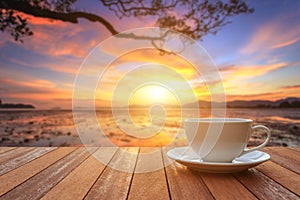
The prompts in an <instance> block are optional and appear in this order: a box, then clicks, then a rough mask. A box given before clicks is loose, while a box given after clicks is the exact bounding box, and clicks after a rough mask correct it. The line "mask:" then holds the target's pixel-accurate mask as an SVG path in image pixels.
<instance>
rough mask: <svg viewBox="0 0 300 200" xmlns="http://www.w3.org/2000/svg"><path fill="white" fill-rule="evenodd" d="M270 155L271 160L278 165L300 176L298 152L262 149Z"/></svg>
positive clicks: (277, 148)
mask: <svg viewBox="0 0 300 200" xmlns="http://www.w3.org/2000/svg"><path fill="white" fill-rule="evenodd" d="M264 151H265V152H267V153H268V154H270V155H271V160H272V161H273V162H275V163H278V164H279V165H281V166H283V167H285V168H287V169H289V170H291V171H294V172H296V173H297V174H300V167H299V166H300V152H297V151H294V150H292V149H289V148H286V147H276V148H270V147H268V148H264Z"/></svg>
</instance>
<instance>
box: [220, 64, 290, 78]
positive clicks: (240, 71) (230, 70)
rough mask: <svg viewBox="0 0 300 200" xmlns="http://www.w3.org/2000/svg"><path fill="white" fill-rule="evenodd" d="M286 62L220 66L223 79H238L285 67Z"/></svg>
mask: <svg viewBox="0 0 300 200" xmlns="http://www.w3.org/2000/svg"><path fill="white" fill-rule="evenodd" d="M287 66H288V64H287V63H285V62H281V63H275V64H267V65H255V66H239V67H237V66H228V67H223V68H220V71H221V73H222V75H224V76H225V79H231V80H232V79H239V78H243V79H244V78H247V79H248V78H252V77H255V76H261V75H264V74H267V73H269V72H272V71H274V70H277V69H280V68H284V67H287Z"/></svg>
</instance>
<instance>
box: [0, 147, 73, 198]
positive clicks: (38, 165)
mask: <svg viewBox="0 0 300 200" xmlns="http://www.w3.org/2000/svg"><path fill="white" fill-rule="evenodd" d="M75 149H76V148H75V147H60V148H58V149H56V150H54V151H52V152H50V153H48V154H46V155H43V156H41V157H39V158H37V159H35V160H33V161H31V162H30V163H26V164H25V165H23V166H21V167H19V168H17V169H14V170H12V171H10V172H8V173H6V174H3V175H2V176H0V196H1V195H3V194H5V193H6V192H8V191H9V190H11V189H13V188H14V187H16V186H18V185H20V184H21V183H23V182H25V181H26V180H27V179H29V178H30V177H32V176H34V175H36V174H37V173H39V172H41V171H42V170H44V169H45V168H47V167H48V166H50V165H51V164H53V163H55V162H56V161H58V160H59V159H61V158H62V157H64V156H66V155H67V154H69V153H71V152H72V151H74V150H75Z"/></svg>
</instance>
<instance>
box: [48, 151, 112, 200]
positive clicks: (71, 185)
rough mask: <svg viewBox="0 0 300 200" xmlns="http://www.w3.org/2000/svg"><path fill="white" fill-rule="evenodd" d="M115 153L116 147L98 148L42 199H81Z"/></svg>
mask: <svg viewBox="0 0 300 200" xmlns="http://www.w3.org/2000/svg"><path fill="white" fill-rule="evenodd" d="M116 151H117V148H116V147H105V148H100V149H99V150H97V151H96V152H95V153H94V154H93V156H90V157H89V158H88V159H86V160H85V161H84V162H83V163H81V165H80V166H78V167H77V168H76V169H75V170H74V171H72V172H71V173H70V174H69V175H68V176H67V177H66V178H64V179H63V180H62V181H61V182H59V183H58V184H57V185H56V186H55V187H54V188H52V189H51V190H50V191H49V192H48V193H47V194H46V195H45V196H43V197H42V199H43V200H46V199H49V200H53V199H64V200H68V199H70V200H76V199H83V198H84V197H85V195H86V194H87V192H88V191H89V190H90V188H91V187H92V186H93V184H94V182H95V181H96V179H97V178H98V176H99V175H100V174H101V173H102V171H103V170H104V168H105V166H106V164H107V163H108V162H109V161H110V160H111V158H112V157H113V155H114V154H115V152H116ZM97 158H98V159H99V160H100V161H101V162H100V161H99V160H98V159H97ZM102 162H104V163H102Z"/></svg>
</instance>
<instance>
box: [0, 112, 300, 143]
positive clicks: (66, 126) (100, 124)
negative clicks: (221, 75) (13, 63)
mask: <svg viewBox="0 0 300 200" xmlns="http://www.w3.org/2000/svg"><path fill="white" fill-rule="evenodd" d="M195 113H196V114H195ZM223 114H224V113H223ZM213 115H215V113H212V111H211V110H210V109H200V110H196V112H195V110H194V109H186V110H180V109H173V108H168V109H158V110H155V109H154V110H153V109H130V110H125V109H118V110H114V111H112V110H110V109H97V111H86V110H76V111H73V112H72V110H26V109H23V110H0V146H120V147H122V146H160V147H161V146H168V145H172V146H185V145H188V142H187V139H186V135H185V132H184V127H183V123H182V122H183V120H184V119H186V118H190V117H211V116H213ZM225 116H226V117H234V118H247V119H252V120H253V125H257V124H262V125H265V126H267V127H269V128H270V129H271V131H272V138H271V140H270V142H269V144H268V145H269V146H299V145H300V108H282V109H281V108H280V109H279V108H274V109H272V108H229V109H226V115H225ZM263 140H264V135H263V133H259V132H255V133H253V134H252V136H251V138H250V141H249V146H254V145H257V144H259V143H261V142H262V141H263Z"/></svg>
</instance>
